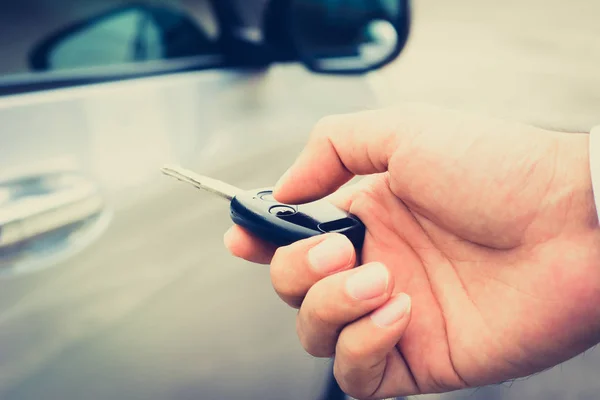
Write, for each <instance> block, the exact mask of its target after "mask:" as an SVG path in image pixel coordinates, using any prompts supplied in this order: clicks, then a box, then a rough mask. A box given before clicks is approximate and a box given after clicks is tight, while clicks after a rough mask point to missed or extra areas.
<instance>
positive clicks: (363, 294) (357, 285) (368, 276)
mask: <svg viewBox="0 0 600 400" xmlns="http://www.w3.org/2000/svg"><path fill="white" fill-rule="evenodd" d="M388 279H389V272H388V270H387V268H386V267H385V265H383V264H381V263H373V264H367V265H364V266H363V267H361V269H360V270H357V272H356V273H355V274H354V275H352V276H351V277H350V278H348V280H347V281H346V290H347V291H348V294H349V295H350V296H352V297H354V298H355V299H357V300H368V299H372V298H374V297H377V296H381V295H382V294H383V293H385V291H386V289H387V284H388Z"/></svg>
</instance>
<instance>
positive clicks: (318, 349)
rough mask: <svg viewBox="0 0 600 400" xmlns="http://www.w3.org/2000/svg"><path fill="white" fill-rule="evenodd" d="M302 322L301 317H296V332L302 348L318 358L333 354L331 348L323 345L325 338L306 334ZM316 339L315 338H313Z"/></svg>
mask: <svg viewBox="0 0 600 400" xmlns="http://www.w3.org/2000/svg"><path fill="white" fill-rule="evenodd" d="M305 328H306V327H305V325H304V322H303V321H302V319H301V318H299V317H297V318H296V334H297V335H298V340H299V341H300V345H301V346H302V348H303V349H304V350H305V351H306V352H307V353H308V354H310V355H311V356H313V357H318V358H325V357H331V356H333V349H332V348H331V347H328V346H325V342H326V341H325V340H322V338H315V337H314V336H311V335H308V334H307V331H308V330H307V329H305ZM315 339H316V340H315Z"/></svg>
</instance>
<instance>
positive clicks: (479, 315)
mask: <svg viewBox="0 0 600 400" xmlns="http://www.w3.org/2000/svg"><path fill="white" fill-rule="evenodd" d="M356 175H361V176H364V178H363V179H362V180H361V181H360V182H359V183H358V184H356V185H344V184H345V183H347V182H348V181H349V180H350V179H351V178H352V177H354V176H356ZM274 196H275V198H276V199H277V200H279V201H281V202H285V203H296V204H300V203H303V202H307V201H311V200H315V199H319V198H323V197H327V199H329V200H330V201H331V202H333V203H334V204H336V205H338V206H340V207H343V208H345V209H347V210H349V211H350V212H352V213H354V214H356V215H357V216H358V217H359V218H360V219H361V220H362V221H363V222H364V223H365V225H366V227H367V234H366V237H365V243H364V247H363V249H362V251H361V252H360V253H359V254H356V253H355V251H354V249H353V247H352V245H351V244H350V242H349V241H348V240H347V239H346V238H345V237H344V236H342V235H339V234H327V235H322V236H319V237H314V238H311V239H307V240H303V241H300V242H296V243H294V244H292V245H290V246H286V247H281V248H278V249H275V248H274V247H273V246H271V245H269V244H266V243H263V242H261V241H260V240H258V239H256V238H254V237H252V236H251V235H249V234H248V233H247V232H245V231H244V230H243V229H242V228H240V227H238V226H234V227H232V229H231V230H229V231H228V232H227V233H226V235H225V244H226V246H227V248H228V249H229V250H230V252H231V253H232V254H233V255H235V256H237V257H241V258H244V259H246V260H249V261H252V262H256V263H265V264H266V263H270V264H271V267H270V268H271V277H272V282H273V286H274V288H275V290H276V291H277V293H278V294H279V296H280V297H281V298H282V300H283V301H285V302H286V303H288V304H289V305H290V306H292V307H295V308H298V309H299V311H298V317H297V330H298V336H299V339H300V342H301V343H302V345H303V346H304V348H305V349H306V351H307V352H308V353H309V354H311V355H313V356H315V357H334V360H335V363H334V373H335V377H336V379H337V381H338V382H339V384H340V386H341V388H342V389H343V390H344V391H345V392H346V393H348V394H349V395H351V396H353V397H355V398H358V399H381V398H386V397H392V396H405V395H413V394H425V393H434V392H448V391H452V390H456V389H462V388H467V387H477V386H483V385H488V384H494V383H499V382H503V381H506V380H509V379H513V378H519V377H524V376H528V375H530V374H533V373H535V372H539V371H542V370H544V369H546V368H548V367H551V366H554V365H556V364H558V363H561V362H563V361H565V360H567V359H569V358H571V357H574V356H576V355H577V354H579V353H581V352H583V351H585V350H586V349H588V348H590V347H591V346H593V345H595V344H597V343H598V342H600V307H598V304H600V265H599V263H600V233H599V232H600V230H599V229H598V220H597V214H596V210H595V206H594V201H593V194H592V189H591V180H590V172H589V163H588V135H587V134H576V133H562V132H553V131H547V130H543V129H538V128H535V127H531V126H527V125H520V124H514V123H510V122H505V121H499V120H494V119H488V118H484V117H479V116H473V115H468V114H461V113H457V112H453V111H446V110H440V109H436V108H431V107H426V106H420V105H403V106H397V107H393V108H387V109H381V110H373V111H366V112H361V113H355V114H348V115H338V116H332V117H327V118H325V119H323V120H322V121H320V122H319V123H318V124H317V125H316V126H315V128H314V131H313V132H312V134H311V136H310V139H309V141H308V143H307V145H306V147H305V148H304V150H303V151H302V153H301V154H300V155H299V157H298V159H297V160H296V162H295V163H294V164H293V165H292V167H291V168H290V169H289V170H288V172H287V173H286V174H285V175H284V176H283V177H282V178H281V180H280V181H279V183H278V185H277V186H276V190H275V193H274ZM319 245H321V246H320V247H319V249H318V250H315V251H311V250H313V249H316V248H317V247H318V246H319ZM323 265H327V266H328V267H329V268H328V269H324V268H323ZM319 266H320V267H319ZM361 273H362V274H361ZM358 274H361V275H360V276H358ZM356 276H358V278H356V279H354V280H353V279H352V278H353V277H356ZM377 276H379V277H380V279H381V277H383V281H381V280H379V281H377V279H375V278H376V277H377ZM358 281H360V282H362V283H363V286H365V287H363V288H362V290H363V292H362V294H363V295H364V294H365V293H366V292H365V290H366V291H367V292H368V293H367V294H368V295H369V296H367V297H369V298H368V299H363V300H360V299H359V297H360V296H359V297H357V296H356V293H355V292H356V290H355V291H354V292H353V291H352V289H353V288H354V289H356V287H357V282H358ZM382 282H383V284H382ZM369 284H370V287H369ZM369 290H370V292H369ZM353 293H354V295H353ZM363 297H365V296H363ZM392 317H393V318H392Z"/></svg>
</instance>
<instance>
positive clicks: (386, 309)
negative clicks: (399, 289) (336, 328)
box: [334, 293, 418, 399]
mask: <svg viewBox="0 0 600 400" xmlns="http://www.w3.org/2000/svg"><path fill="white" fill-rule="evenodd" d="M410 309H411V299H410V297H409V296H408V295H406V294H403V293H402V294H398V295H396V296H394V297H392V298H391V299H389V300H388V301H387V302H386V303H385V304H384V305H382V306H381V307H379V308H378V309H377V310H375V311H374V312H372V313H371V314H370V315H367V316H364V317H362V318H361V319H359V320H358V321H356V322H354V323H352V324H350V325H348V326H347V327H345V328H344V329H343V330H342V332H341V333H340V335H339V339H338V342H337V345H336V349H335V363H334V374H335V377H336V380H337V381H338V384H339V385H340V387H341V389H342V390H343V391H344V392H345V393H347V394H348V395H350V396H352V397H354V398H359V399H368V398H378V399H379V398H386V397H392V396H398V395H399V393H402V395H409V394H417V393H418V387H417V385H416V384H415V382H414V380H413V378H412V375H411V372H410V370H409V369H408V367H407V366H406V364H405V362H404V360H403V358H402V356H401V355H400V353H399V352H398V350H397V349H396V345H397V344H398V342H399V341H400V339H401V337H402V335H403V334H404V332H405V331H406V328H407V326H408V323H409V321H410ZM386 371H393V376H391V377H390V376H389V372H388V375H386Z"/></svg>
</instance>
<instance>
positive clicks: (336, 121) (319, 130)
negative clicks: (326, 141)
mask: <svg viewBox="0 0 600 400" xmlns="http://www.w3.org/2000/svg"><path fill="white" fill-rule="evenodd" d="M343 120H344V116H343V115H341V114H334V115H328V116H326V117H322V118H321V119H319V120H318V121H317V123H316V124H315V127H314V129H313V130H312V132H311V135H310V136H311V139H313V140H319V139H323V138H325V137H327V136H328V135H329V134H330V132H331V131H332V129H336V128H337V127H338V126H339V125H340V124H341V123H343Z"/></svg>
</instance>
